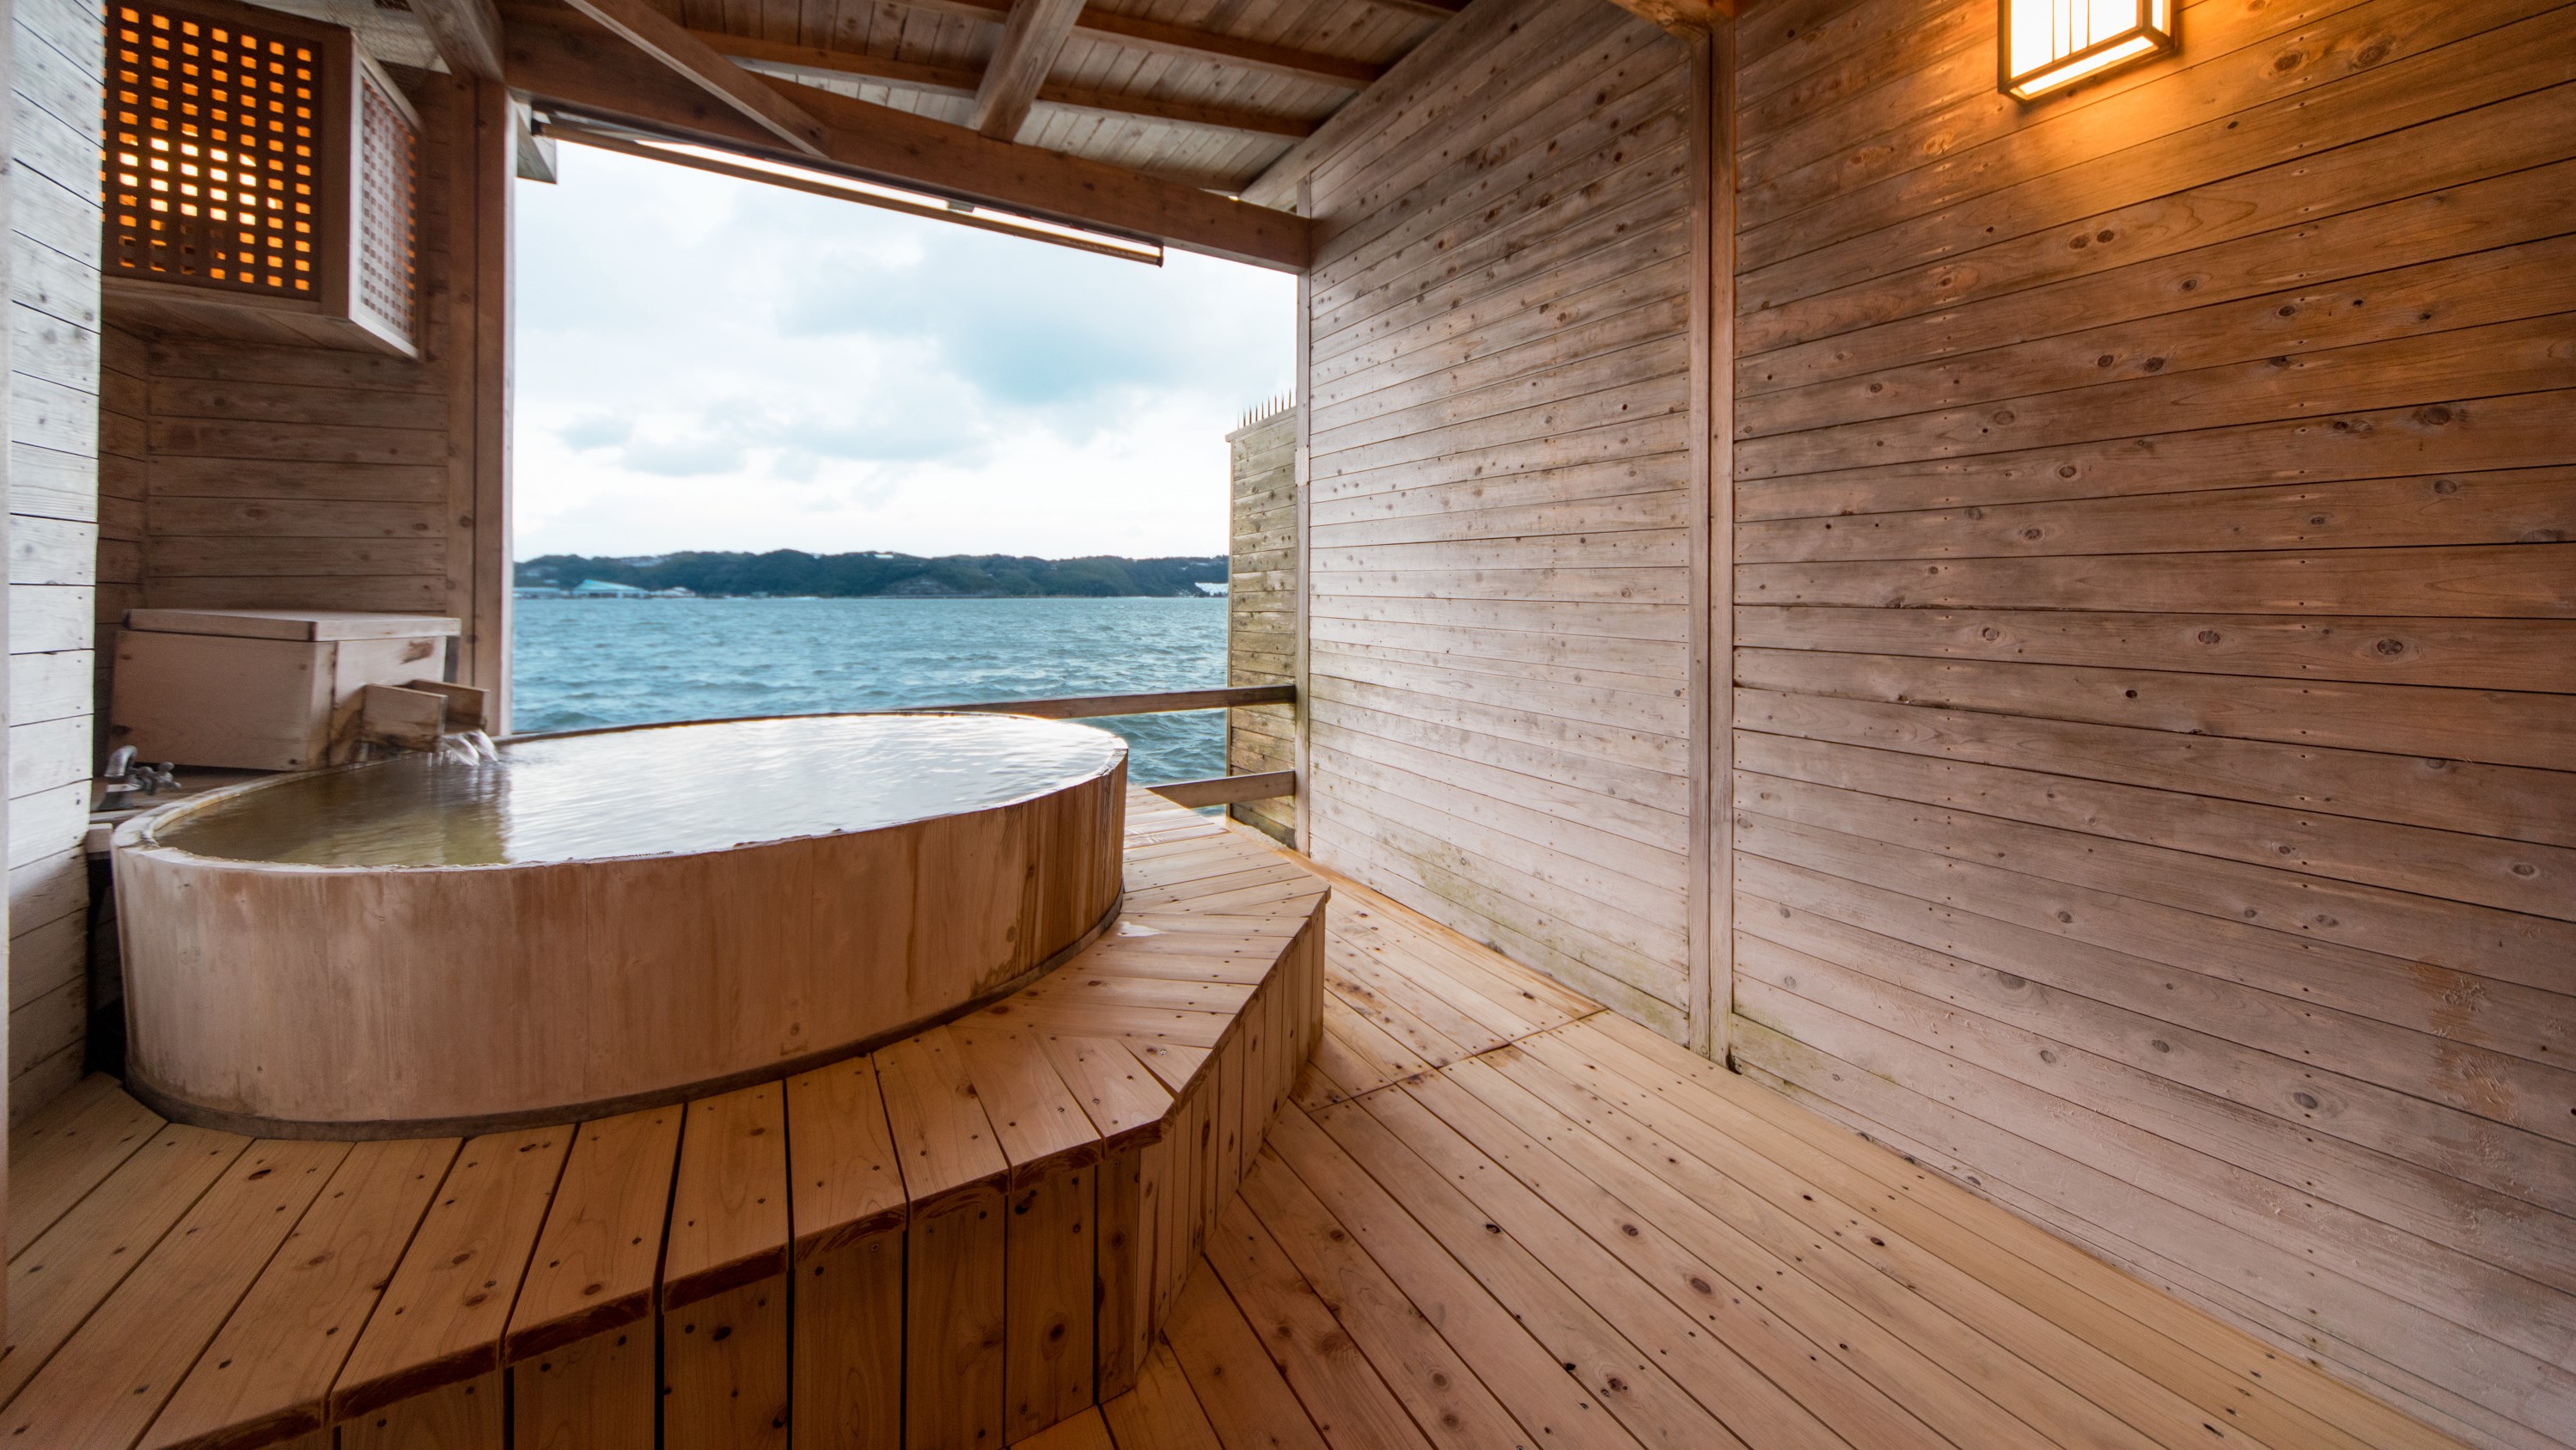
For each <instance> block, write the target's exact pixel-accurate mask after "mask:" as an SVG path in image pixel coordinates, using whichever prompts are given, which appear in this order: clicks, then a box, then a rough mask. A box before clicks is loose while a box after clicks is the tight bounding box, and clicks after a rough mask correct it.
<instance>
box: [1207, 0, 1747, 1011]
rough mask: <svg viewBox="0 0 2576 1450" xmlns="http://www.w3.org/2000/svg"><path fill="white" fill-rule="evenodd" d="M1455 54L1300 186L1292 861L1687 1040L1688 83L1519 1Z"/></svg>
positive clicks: (1686, 74)
mask: <svg viewBox="0 0 2576 1450" xmlns="http://www.w3.org/2000/svg"><path fill="white" fill-rule="evenodd" d="M1443 44H1444V46H1447V47H1449V48H1450V50H1451V51H1452V52H1453V59H1452V62H1451V63H1450V64H1448V65H1446V66H1442V67H1438V68H1433V69H1427V70H1425V71H1424V72H1423V73H1422V74H1420V75H1418V76H1416V77H1415V78H1414V79H1413V80H1412V81H1411V82H1410V84H1411V87H1412V88H1411V89H1410V90H1408V91H1407V92H1405V93H1404V94H1402V95H1396V96H1391V97H1389V98H1388V99H1389V104H1388V105H1387V106H1386V108H1385V110H1384V112H1383V124H1381V125H1379V126H1377V127H1376V128H1374V129H1372V130H1370V131H1369V132H1368V134H1366V135H1364V136H1361V135H1353V136H1351V137H1348V138H1346V140H1345V141H1344V143H1343V144H1342V146H1341V147H1340V148H1339V149H1338V150H1336V151H1334V152H1333V153H1332V154H1330V155H1327V156H1324V157H1321V158H1320V159H1319V160H1318V161H1317V162H1316V164H1315V167H1314V170H1313V173H1312V181H1311V183H1310V188H1311V191H1310V200H1309V202H1308V206H1307V209H1308V210H1309V212H1310V213H1311V214H1312V215H1313V216H1314V217H1315V218H1316V237H1317V248H1318V250H1317V255H1316V260H1315V264H1314V267H1313V271H1312V275H1311V276H1310V278H1309V279H1308V285H1307V289H1306V295H1307V303H1308V311H1307V314H1306V318H1305V330H1306V333H1307V335H1308V338H1309V341H1308V347H1307V372H1306V387H1305V397H1306V402H1305V408H1306V410H1307V412H1308V414H1309V416H1308V417H1307V418H1306V419H1305V425H1306V432H1307V434H1308V436H1309V439H1310V445H1309V464H1308V477H1309V479H1310V480H1311V482H1310V484H1309V492H1310V495H1311V501H1310V503H1309V505H1308V507H1309V510H1310V512H1311V516H1312V517H1311V523H1310V528H1311V531H1312V537H1311V538H1310V539H1308V540H1305V541H1304V542H1305V545H1306V548H1307V551H1308V559H1307V564H1308V569H1309V573H1308V579H1307V585H1306V588H1307V596H1306V598H1305V601H1304V603H1305V615H1306V620H1305V629H1306V636H1305V641H1304V643H1305V648H1306V651H1307V675H1306V689H1307V698H1306V700H1305V702H1304V708H1305V709H1306V711H1307V728H1308V736H1307V741H1306V745H1307V749H1308V752H1309V761H1310V776H1311V779H1310V780H1309V781H1308V782H1307V796H1306V802H1307V807H1308V818H1307V819H1305V820H1303V821H1301V822H1299V826H1300V828H1301V830H1302V832H1303V835H1304V839H1303V841H1302V842H1301V844H1302V845H1303V846H1304V847H1305V849H1306V850H1308V851H1309V852H1310V853H1311V854H1313V855H1314V856H1315V857H1316V858H1317V859H1319V860H1321V861H1323V862H1325V863H1326V864H1328V865H1331V866H1334V867H1337V868H1339V869H1342V870H1346V871H1348V872H1350V873H1351V874H1353V875H1355V876H1357V877H1359V878H1360V879H1362V880H1363V881H1365V882H1367V883H1368V884H1370V885H1372V886H1375V887H1377V888H1379V889H1381V890H1383V891H1385V892H1387V893H1388V894H1389V895H1391V896H1394V897H1395V898H1396V899H1398V900H1400V901H1402V902H1404V903H1405V904H1406V905H1408V906H1412V907H1415V908H1417V909H1419V910H1421V911H1424V912H1426V913H1428V914H1430V915H1432V916H1434V917H1436V918H1438V919H1439V920H1441V921H1443V922H1445V923H1448V924H1450V925H1453V926H1455V927H1457V928H1458V929H1459V930H1461V931H1464V932H1466V933H1468V934H1469V935H1471V936H1474V937H1476V938H1478V939H1479V940H1481V941H1483V942H1486V943H1488V944H1491V945H1493V946H1495V947H1497V948H1499V949H1500V950H1502V951H1505V952H1507V953H1509V954H1510V955H1512V956H1514V957H1516V958H1518V959H1520V960H1521V961H1523V962H1526V963H1528V964H1530V965H1532V966H1535V967H1538V968H1540V969H1541V970H1543V971H1545V972H1547V973H1549V974H1551V975H1553V976H1555V977H1557V978H1558V979H1560V980H1562V981H1564V982H1566V983H1567V984H1568V985H1571V986H1573V987H1575V988H1577V989H1579V990H1581V991H1584V992H1586V993H1589V994H1591V995H1593V996H1595V997H1597V998H1599V999H1600V1000H1601V1001H1603V1002H1605V1003H1607V1004H1609V1005H1611V1006H1612V1007H1614V1008H1616V1009H1618V1010H1619V1011H1621V1012H1623V1013H1626V1014H1627V1015H1629V1016H1631V1017H1633V1018H1635V1019H1636V1020H1638V1021H1640V1022H1642V1023H1645V1024H1646V1025H1648V1026H1650V1027H1652V1028H1654V1029H1655V1030H1657V1031H1659V1032H1662V1033H1664V1034H1665V1035H1667V1036H1670V1037H1674V1038H1677V1039H1678V1038H1682V1037H1684V1036H1685V1035H1686V1034H1687V1033H1689V1032H1690V1030H1691V1028H1692V1027H1693V1025H1694V1008H1695V1002H1694V993H1693V991H1692V985H1693V977H1692V971H1691V959H1692V956H1693V944H1692V941H1691V927H1692V923H1691V909H1692V908H1691V903H1692V900H1693V892H1692V886H1691V883H1692V880H1693V878H1694V873H1695V872H1696V871H1697V870H1698V866H1697V865H1696V861H1697V857H1696V856H1695V854H1694V852H1693V850H1692V847H1691V844H1690V840H1689V836H1690V822H1691V820H1692V816H1693V812H1692V804H1691V796H1692V791H1693V787H1694V781H1695V779H1697V778H1699V777H1698V776H1697V775H1696V773H1695V772H1694V769H1693V765H1692V762H1693V758H1694V755H1695V747H1694V742H1693V738H1692V737H1693V715H1694V702H1693V700H1692V693H1693V685H1694V680H1695V675H1694V668H1695V653H1694V641H1695V639H1696V638H1697V637H1698V636H1697V632H1696V631H1695V629H1694V627H1693V620H1692V606H1691V600H1692V598H1693V594H1694V580H1693V564H1694V554H1693V550H1694V533H1693V526H1692V516H1693V513H1694V509H1693V499H1694V496H1695V494H1697V492H1698V490H1697V487H1696V486H1695V483H1694V478H1695V476H1696V475H1695V473H1694V464H1695V459H1694V454H1693V450H1692V447H1691V441H1692V432H1693V426H1694V416H1695V409H1694V403H1693V398H1694V387H1693V351H1694V332H1693V328H1692V325H1691V318H1692V316H1693V313H1694V309H1695V308H1696V307H1699V306H1701V305H1703V304H1702V303H1701V302H1700V301H1699V300H1698V299H1699V294H1698V293H1697V292H1695V289H1694V286H1693V279H1692V275H1691V257H1692V255H1693V243H1692V240H1691V232H1692V225H1693V217H1694V194H1693V186H1692V172H1693V167H1694V164H1695V163H1694V157H1695V156H1696V155H1698V154H1700V153H1699V152H1697V151H1695V149H1694V147H1693V146H1692V144H1691V138H1690V135H1689V132H1690V130H1691V128H1692V125H1693V120H1694V117H1695V115H1697V114H1698V113H1697V112H1696V111H1695V110H1694V98H1693V86H1694V83H1695V73H1694V67H1693V63H1692V58H1691V52H1690V50H1689V48H1688V47H1685V46H1684V45H1683V44H1681V43H1679V42H1677V41H1675V40H1673V39H1672V38H1670V37H1668V36H1666V35H1664V34H1663V33H1661V32H1660V31H1658V30H1656V29H1655V28H1654V27H1653V26H1651V25H1648V24H1646V23H1645V22H1643V21H1641V20H1638V19H1636V18H1634V17H1633V16H1630V15H1629V14H1627V13H1626V12H1624V11H1622V10H1619V9H1617V8H1615V7H1612V6H1609V5H1585V4H1576V5H1570V6H1569V5H1545V4H1538V3H1530V0H1480V3H1479V4H1478V5H1476V6H1473V7H1470V9H1469V10H1468V11H1467V12H1466V13H1465V14H1464V15H1462V17H1461V18H1460V19H1459V20H1458V21H1457V22H1455V23H1454V27H1453V32H1452V33H1451V34H1450V35H1449V36H1448V37H1447V38H1446V39H1444V41H1443ZM1400 80H1401V78H1398V80H1391V81H1390V83H1389V84H1391V85H1393V84H1398V83H1399V81H1400ZM1282 461H1283V463H1284V462H1285V460H1282ZM1264 542H1266V540H1265V541H1264ZM1236 587H1237V589H1238V590H1241V588H1242V585H1241V584H1240V583H1238V584H1237V586H1236ZM1290 622H1291V623H1294V621H1293V620H1292V621H1290ZM1702 743H1704V742H1702ZM1699 1025H1700V1026H1703V1027H1704V1026H1706V1025H1707V1023H1706V1019H1705V1014H1702V1015H1701V1017H1700V1019H1699Z"/></svg>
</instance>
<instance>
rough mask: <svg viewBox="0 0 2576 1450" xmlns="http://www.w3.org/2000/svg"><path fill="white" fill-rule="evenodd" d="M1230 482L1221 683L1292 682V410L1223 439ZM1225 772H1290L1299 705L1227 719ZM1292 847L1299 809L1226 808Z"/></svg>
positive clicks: (1276, 803) (1273, 804)
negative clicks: (1229, 463) (1229, 543)
mask: <svg viewBox="0 0 2576 1450" xmlns="http://www.w3.org/2000/svg"><path fill="white" fill-rule="evenodd" d="M1226 446H1227V449H1228V451H1229V455H1230V457H1231V460H1232V466H1231V470H1230V471H1231V473H1232V475H1233V479H1234V526H1233V527H1234V537H1233V544H1232V548H1231V554H1232V560H1231V567H1229V568H1228V570H1227V573H1226V577H1227V580H1228V583H1227V585H1226V617H1225V624H1226V629H1225V646H1226V661H1225V682H1226V683H1227V684H1229V685H1293V684H1295V683H1296V682H1297V466H1296V465H1297V411H1296V409H1294V408H1289V409H1286V410H1284V411H1281V412H1279V413H1276V414H1274V415H1272V416H1271V417H1268V418H1262V419H1260V420H1258V421H1256V422H1251V423H1247V424H1245V425H1244V426H1243V427H1241V428H1238V429H1236V430H1235V431H1234V432H1232V433H1230V434H1228V435H1227V436H1226ZM1225 768H1226V773H1227V774H1228V775H1259V774H1262V773H1264V772H1266V771H1274V770H1295V769H1296V768H1297V707H1296V706H1294V705H1253V706H1248V707H1246V708H1244V709H1240V710H1228V711H1227V712H1226V716H1225ZM1229 810H1230V812H1231V814H1232V815H1233V816H1234V818H1235V819H1236V820H1238V821H1245V822H1249V823H1250V824H1252V825H1254V826H1257V827H1259V828H1260V829H1261V830H1263V831H1265V832H1267V833H1269V834H1270V835H1271V836H1273V837H1275V838H1277V839H1278V840H1281V841H1284V842H1286V843H1288V844H1290V845H1294V844H1296V840H1297V806H1296V802H1295V801H1293V800H1291V799H1289V798H1288V797H1285V796H1282V797H1280V798H1279V799H1277V800H1261V801H1244V802H1242V803H1241V804H1238V805H1235V806H1232V807H1229Z"/></svg>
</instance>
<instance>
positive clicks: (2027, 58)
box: [1998, 0, 2174, 101]
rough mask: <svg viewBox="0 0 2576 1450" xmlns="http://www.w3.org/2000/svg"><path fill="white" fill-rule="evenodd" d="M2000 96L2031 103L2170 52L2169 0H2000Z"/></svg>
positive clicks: (2172, 33) (2172, 44)
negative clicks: (2114, 69) (2087, 80)
mask: <svg viewBox="0 0 2576 1450" xmlns="http://www.w3.org/2000/svg"><path fill="white" fill-rule="evenodd" d="M2003 5H2004V16H2003V43H2002V45H2001V46H2000V47H1998V49H1999V50H2000V51H2001V52H2002V54H2001V59H2000V64H1999V66H1998V69H1999V70H2000V72H2001V84H2002V86H2003V90H2004V94H2005V95H2008V96H2011V97H2012V98H2013V99H2015V100H2017V101H2028V100H2036V99H2037V98H2039V97H2041V96H2044V95H2046V94H2048V93H2049V92H2050V91H2054V90H2059V89H2062V88H2063V87H2066V86H2071V85H2073V84H2075V83H2076V82H2077V81H2080V80H2083V79H2084V78H2085V77H2087V76H2097V75H2100V74H2102V73H2103V72H2104V71H2107V70H2111V69H2113V68H2114V67H2117V66H2123V65H2127V64H2129V63H2130V62H2132V61H2139V60H2145V59H2147V58H2149V57H2150V56H2158V55H2167V54H2170V53H2171V52H2172V51H2173V48H2174V27H2173V0H2003Z"/></svg>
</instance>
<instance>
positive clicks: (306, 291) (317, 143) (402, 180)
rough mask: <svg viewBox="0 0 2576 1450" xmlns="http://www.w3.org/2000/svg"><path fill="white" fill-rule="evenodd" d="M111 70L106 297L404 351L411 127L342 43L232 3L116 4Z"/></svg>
mask: <svg viewBox="0 0 2576 1450" xmlns="http://www.w3.org/2000/svg"><path fill="white" fill-rule="evenodd" d="M107 60H108V85H107V88H106V115H105V118H104V119H105V122H106V125H105V130H104V139H105V150H104V155H103V157H102V168H101V171H102V176H101V180H102V183H103V190H104V192H105V197H106V208H105V225H106V235H105V238H104V249H103V252H104V255H103V261H104V263H105V268H104V269H105V271H106V274H107V276H108V278H109V279H111V281H110V286H111V288H114V287H116V286H118V285H120V284H121V283H129V282H130V283H140V284H145V285H146V288H147V290H148V292H149V294H150V296H149V297H148V298H146V299H145V303H146V305H151V306H155V307H158V308H161V309H163V310H165V311H166V310H168V309H173V308H176V309H179V310H181V311H187V310H189V309H194V315H196V316H198V317H201V318H208V317H211V318H215V319H217V320H220V317H221V315H222V314H220V313H219V312H218V313H209V312H207V311H206V305H207V304H209V303H217V302H228V303H229V304H230V305H233V306H235V307H248V308H257V309H261V310H263V311H265V312H266V313H267V314H268V321H267V323H266V324H265V325H267V326H269V327H272V328H276V327H285V328H288V329H289V330H291V331H294V332H296V333H297V334H298V335H314V334H315V330H316V328H317V327H318V328H319V330H320V331H319V334H318V335H317V336H316V340H325V339H327V338H328V337H330V336H333V334H331V332H330V329H331V328H333V327H340V328H342V329H343V331H344V332H346V331H347V328H346V324H349V323H355V324H356V329H355V331H354V332H349V333H348V335H349V336H352V337H355V338H357V339H359V340H367V339H377V340H382V341H390V342H393V343H395V344H396V345H398V346H400V347H402V348H404V349H406V350H409V349H410V348H411V346H412V341H413V335H414V324H415V315H414V314H415V304H414V300H413V299H414V291H415V281H416V279H415V276H414V271H415V259H414V247H415V240H414V225H415V223H414V216H413V203H414V193H415V191H416V189H417V180H418V178H417V168H418V164H419V158H418V152H419V140H418V136H419V121H418V118H417V117H416V115H415V114H414V113H413V111H412V108H411V105H410V103H409V101H407V100H406V99H405V98H404V97H403V95H402V93H401V91H400V90H399V89H398V88H397V87H396V86H395V85H394V84H393V83H392V82H391V81H390V80H389V79H387V78H386V77H385V75H384V73H383V72H382V71H381V70H379V69H378V68H377V67H376V66H375V65H374V63H373V62H371V61H369V60H368V59H367V58H366V57H365V56H364V55H363V54H361V53H359V51H358V50H357V47H356V44H355V42H354V40H353V38H352V37H351V36H350V33H349V32H348V31H346V30H344V29H341V28H340V27H338V26H332V25H324V24H321V23H318V22H315V21H309V20H305V19H302V18H301V17H296V16H287V15H276V14H273V13H271V12H268V11H261V10H254V9H250V8H248V7H246V6H236V5H231V4H227V3H222V0H192V3H188V4H180V5H172V4H163V3H158V0H131V3H127V0H112V3H111V4H110V5H109V6H108V10H107ZM172 289H187V291H186V292H177V291H173V290H172ZM190 294H193V296H194V298H195V300H194V301H190V300H188V297H189V296H190ZM210 294H211V295H210ZM129 295H133V294H132V293H131V291H130V289H129ZM295 314H302V315H304V316H306V317H309V318H311V319H312V322H310V323H297V322H292V321H289V320H288V319H289V318H291V317H292V316H293V315H295Z"/></svg>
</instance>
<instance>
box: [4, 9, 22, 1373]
mask: <svg viewBox="0 0 2576 1450" xmlns="http://www.w3.org/2000/svg"><path fill="white" fill-rule="evenodd" d="M17 28H18V7H17V5H16V3H15V0H0V81H5V82H6V84H5V85H0V96H4V95H6V94H7V93H8V92H10V91H13V90H14V89H15V88H16V85H17V79H18V54H17V48H16V46H15V44H14V43H13V42H12V39H11V37H13V36H14V35H15V34H16V33H17ZM16 110H17V107H16V106H14V105H12V106H8V107H5V108H0V239H5V238H7V237H8V235H9V228H10V226H11V224H12V223H13V222H14V221H15V220H16V217H17V213H16V196H15V193H16V192H17V189H18V165H17V162H16V160H15V159H14V158H13V156H12V154H11V147H12V145H13V143H14V142H15V141H16V140H17V135H16V131H15V129H14V127H13V125H12V122H11V119H10V118H11V116H12V114H13V113H14V112H15V111H16ZM14 251H15V249H14V248H0V298H5V297H8V296H11V295H12V293H11V291H10V287H11V285H12V284H13V283H14V281H15V280H16V279H14V278H12V277H11V276H10V275H9V273H10V257H11V254H12V253H13V252H14ZM9 333H10V329H9V328H8V327H6V326H0V418H9V417H13V416H15V414H14V413H13V411H12V408H13V404H14V402H15V399H14V398H13V397H12V396H11V390H10V386H9V377H10V372H11V369H12V368H13V367H15V365H16V363H17V358H16V357H15V356H14V355H13V350H12V349H11V348H10V346H9ZM0 442H5V440H0ZM10 451H11V450H10V449H8V448H7V447H5V446H0V500H4V499H7V498H9V497H11V494H12V489H13V487H14V486H15V483H16V480H15V478H14V477H13V476H12V470H11V468H10V465H9V454H10ZM8 638H9V510H8V509H7V508H5V507H0V641H6V640H7V639H8ZM16 720H17V714H16V707H15V705H14V704H13V703H12V702H11V700H10V699H9V681H8V672H7V671H6V670H0V780H5V779H7V778H8V775H9V726H10V725H11V724H13V723H15V721H16ZM8 838H9V793H8V792H7V791H0V841H5V840H7V839H8ZM8 968H9V898H8V893H6V892H0V977H5V976H6V974H7V972H8ZM8 1046H9V1043H8V1026H7V1019H6V1018H5V1017H0V1062H6V1061H8ZM8 1121H9V1075H8V1074H7V1073H5V1072H0V1124H5V1123H7V1122H8ZM8 1238H9V1155H8V1154H6V1153H0V1243H5V1242H7V1241H8ZM8 1333H9V1303H8V1293H7V1291H6V1290H5V1289H0V1344H5V1343H7V1342H8Z"/></svg>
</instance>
